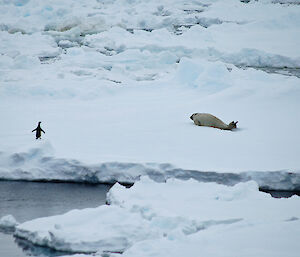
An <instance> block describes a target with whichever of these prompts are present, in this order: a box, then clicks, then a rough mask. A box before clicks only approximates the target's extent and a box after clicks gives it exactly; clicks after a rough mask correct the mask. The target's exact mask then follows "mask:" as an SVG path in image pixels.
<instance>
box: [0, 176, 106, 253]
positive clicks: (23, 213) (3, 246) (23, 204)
mask: <svg viewBox="0 0 300 257" xmlns="http://www.w3.org/2000/svg"><path fill="white" fill-rule="evenodd" d="M110 187H111V186H109V185H103V184H98V185H92V184H75V183H37V182H20V181H0V218H1V217H3V216H5V215H8V214H11V215H13V216H14V217H15V218H16V220H17V221H18V222H24V221H28V220H32V219H35V218H39V217H45V216H52V215H57V214H63V213H65V212H67V211H69V210H72V209H83V208H89V207H97V206H99V205H102V204H105V201H106V193H107V192H108V190H109V189H110ZM58 254H59V253H57V252H54V251H51V250H49V249H46V248H42V247H36V246H33V245H31V244H29V243H28V242H27V241H25V240H19V239H15V238H14V237H13V236H12V233H4V232H3V231H1V230H0V256H5V257H20V256H22V257H24V256H28V255H31V256H32V255H34V256H39V255H43V256H56V255H58Z"/></svg>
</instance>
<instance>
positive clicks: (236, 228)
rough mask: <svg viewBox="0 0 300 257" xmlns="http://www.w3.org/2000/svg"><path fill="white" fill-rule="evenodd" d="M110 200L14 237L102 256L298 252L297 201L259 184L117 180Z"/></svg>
mask: <svg viewBox="0 0 300 257" xmlns="http://www.w3.org/2000/svg"><path fill="white" fill-rule="evenodd" d="M108 200H109V202H110V203H111V205H109V206H100V207H98V208H93V209H85V210H73V211H70V212H68V213H66V214H64V215H58V216H52V217H47V218H40V219H36V220H33V221H28V222H25V223H23V224H21V225H19V226H17V230H16V235H18V236H22V237H24V238H27V239H28V240H30V241H32V242H34V243H37V244H40V245H48V246H51V247H53V248H55V249H60V250H70V251H78V250H81V251H87V252H88V251H95V250H97V249H98V250H99V253H101V252H102V251H106V250H108V251H120V250H121V251H122V250H124V249H127V248H128V247H130V246H131V245H133V247H132V248H130V249H128V251H125V253H124V254H125V256H183V253H184V252H187V253H188V256H196V255H202V254H216V256H222V254H223V253H224V256H232V255H234V254H235V253H237V252H238V253H239V254H242V255H243V256H244V254H245V256H257V254H259V255H260V254H261V255H263V256H282V255H283V254H284V255H285V256H297V254H298V252H299V246H298V240H297V235H298V234H299V228H300V226H299V217H298V215H299V200H300V198H299V197H297V196H294V197H291V198H288V199H275V198H272V197H271V196H270V195H268V194H265V193H262V192H259V191H258V187H257V184H256V183H255V182H247V183H240V184H237V185H236V186H234V187H228V186H223V185H218V184H215V183H199V182H196V181H194V180H189V181H181V180H174V179H173V180H168V181H167V182H166V183H155V182H153V181H152V180H150V179H148V178H146V177H143V178H142V179H141V181H139V182H136V183H135V185H134V186H133V187H131V188H125V187H123V186H121V185H119V184H116V185H115V186H114V187H113V188H112V189H111V190H110V191H109V193H108ZM108 242H109V243H108ZM216 246H218V247H216Z"/></svg>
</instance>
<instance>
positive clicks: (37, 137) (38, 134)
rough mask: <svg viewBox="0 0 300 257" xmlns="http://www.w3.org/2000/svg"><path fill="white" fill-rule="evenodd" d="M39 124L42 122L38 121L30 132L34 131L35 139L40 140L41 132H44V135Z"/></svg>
mask: <svg viewBox="0 0 300 257" xmlns="http://www.w3.org/2000/svg"><path fill="white" fill-rule="evenodd" d="M41 123H42V122H41V121H39V124H38V126H37V127H36V128H35V129H34V130H32V132H33V131H36V133H35V136H36V139H42V131H43V132H44V134H46V133H45V131H44V130H43V129H42V128H41Z"/></svg>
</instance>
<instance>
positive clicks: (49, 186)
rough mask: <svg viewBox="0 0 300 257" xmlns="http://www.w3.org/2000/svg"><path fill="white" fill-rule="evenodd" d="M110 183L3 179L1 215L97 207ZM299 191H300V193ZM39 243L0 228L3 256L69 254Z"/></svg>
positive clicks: (30, 216) (27, 216)
mask: <svg viewBox="0 0 300 257" xmlns="http://www.w3.org/2000/svg"><path fill="white" fill-rule="evenodd" d="M110 187H111V186H110V185H104V184H97V185H94V184H76V183H38V182H21V181H0V217H3V216H5V215H8V214H11V215H13V216H14V217H15V218H16V220H17V221H18V222H20V223H21V222H24V221H28V220H32V219H35V218H39V217H45V216H52V215H57V214H63V213H65V212H67V211H69V210H72V209H83V208H89V207H97V206H100V205H102V204H105V202H106V193H107V192H108V190H109V189H110ZM265 192H266V193H270V194H271V195H272V196H273V197H290V196H292V195H293V194H295V193H296V192H284V191H282V192H281V191H265ZM296 194H297V193H296ZM67 254H68V253H60V252H57V251H53V250H51V249H48V248H44V247H38V246H35V245H33V244H31V243H29V242H28V241H26V240H21V239H18V238H14V237H13V236H12V233H9V232H7V231H6V232H4V231H1V230H0V256H5V257H24V256H28V255H30V256H58V255H67Z"/></svg>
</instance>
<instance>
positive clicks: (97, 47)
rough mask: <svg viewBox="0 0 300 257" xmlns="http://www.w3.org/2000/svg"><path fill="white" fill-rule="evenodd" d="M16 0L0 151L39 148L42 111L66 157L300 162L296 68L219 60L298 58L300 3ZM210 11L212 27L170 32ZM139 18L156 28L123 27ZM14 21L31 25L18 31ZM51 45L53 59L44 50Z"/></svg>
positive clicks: (6, 41) (8, 6)
mask: <svg viewBox="0 0 300 257" xmlns="http://www.w3.org/2000/svg"><path fill="white" fill-rule="evenodd" d="M13 3H14V4H13ZM13 3H9V2H7V1H2V5H1V6H2V7H3V8H2V9H1V10H2V11H1V12H2V15H1V19H0V20H1V21H0V24H2V25H1V28H2V30H3V31H1V32H0V40H1V45H2V46H3V47H1V55H0V79H1V88H0V97H1V101H0V108H1V112H0V119H1V122H2V123H3V124H5V126H1V128H0V135H1V150H2V151H4V152H9V153H15V152H19V151H28V149H31V148H35V147H41V148H42V147H43V146H40V144H41V142H34V135H33V134H31V132H30V131H31V130H32V129H33V128H34V127H35V125H36V123H37V121H39V120H41V121H42V127H43V128H44V130H45V131H46V135H45V136H44V140H47V142H48V143H50V144H51V146H52V148H53V149H54V155H55V156H56V157H58V158H60V157H62V158H73V159H77V160H80V161H83V162H86V163H93V164H97V163H101V162H106V161H119V162H155V163H172V164H173V165H176V166H178V167H182V168H193V169H197V170H216V171H231V172H235V171H247V170H268V171H270V170H281V169H292V170H299V164H300V160H299V158H298V153H299V152H300V148H299V146H300V139H299V137H298V136H297V135H298V128H299V125H300V124H299V119H298V118H297V117H298V116H299V112H300V111H299V110H300V108H299V99H300V93H299V92H300V87H299V85H300V83H299V79H298V78H295V77H286V76H281V75H274V74H273V75H272V74H267V73H264V72H261V71H256V70H252V69H248V70H240V69H237V68H235V67H234V66H232V65H230V64H225V63H222V62H219V61H217V60H221V61H227V62H231V63H234V64H243V65H255V66H264V65H271V66H285V65H287V66H290V67H295V66H296V67H297V66H299V63H300V61H299V58H300V53H299V47H298V46H299V45H300V39H299V37H300V36H299V35H300V33H297V32H299V25H300V20H299V17H300V15H299V13H300V7H299V6H295V5H279V4H268V3H266V2H255V1H252V2H251V3H249V4H244V3H240V2H239V1H228V2H226V6H224V4H225V3H223V2H222V1H212V2H210V1H206V2H205V4H208V5H201V4H197V3H194V4H191V3H187V2H185V1H178V2H176V3H173V2H172V4H170V3H167V2H166V3H165V4H164V5H162V4H161V3H160V2H158V1H157V2H156V1H151V2H149V3H148V2H147V1H137V2H135V3H134V4H132V3H129V2H124V3H123V2H122V3H123V4H120V2H119V1H110V2H101V1H100V2H97V1H91V2H89V3H86V2H85V1H72V2H71V4H70V3H68V4H66V3H64V2H61V1H44V2H43V4H41V3H40V2H37V1H33V0H32V1H16V2H13ZM116 6H120V13H118V15H115V14H114V8H116ZM70 7H72V8H70ZM224 8H228V9H230V12H227V11H225V12H224V11H223V10H224ZM184 10H188V11H184ZM194 10H200V11H203V12H197V11H194ZM266 13H268V14H269V15H265V14H266ZM17 14H18V15H17ZM12 17H19V18H18V19H15V18H12ZM287 17H288V18H287ZM203 19H206V20H205V22H206V25H207V26H208V28H204V27H202V26H199V25H197V26H192V27H191V28H190V29H186V30H182V31H183V34H182V35H175V34H174V33H173V32H174V27H173V26H172V24H178V25H180V24H184V25H189V24H191V25H193V24H195V22H196V21H200V24H201V22H202V21H203ZM216 19H217V20H216ZM218 23H220V24H218ZM143 28H151V29H154V30H153V31H152V32H147V31H143V30H134V34H132V33H130V32H128V31H126V30H125V29H143ZM18 30H20V31H22V33H25V34H21V33H20V32H18V33H13V32H15V31H18ZM8 31H9V32H10V33H8ZM103 31H104V32H103ZM80 35H86V36H85V37H80ZM60 42H61V43H60ZM57 43H58V45H66V46H67V47H70V46H71V47H70V48H67V49H64V50H63V49H61V48H59V47H58V45H57ZM79 44H81V45H79ZM82 44H83V45H82ZM102 53H105V54H106V55H104V54H102ZM53 56H57V58H56V59H54V60H49V61H48V64H47V63H46V64H41V63H40V61H39V59H38V58H39V57H40V58H43V57H53ZM179 61H180V62H179ZM46 62H47V61H46ZM178 62H179V63H178ZM227 68H230V69H232V71H231V72H229V71H228V69H227ZM194 112H209V113H212V114H214V115H216V116H218V117H220V118H221V119H222V120H224V121H225V122H230V121H231V120H239V127H240V128H241V129H240V130H238V131H236V132H234V133H233V132H226V131H219V130H215V129H210V128H199V127H196V126H194V125H193V123H192V121H191V120H190V119H189V116H190V115H191V114H192V113H194ZM52 154H53V153H50V152H49V155H52Z"/></svg>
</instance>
